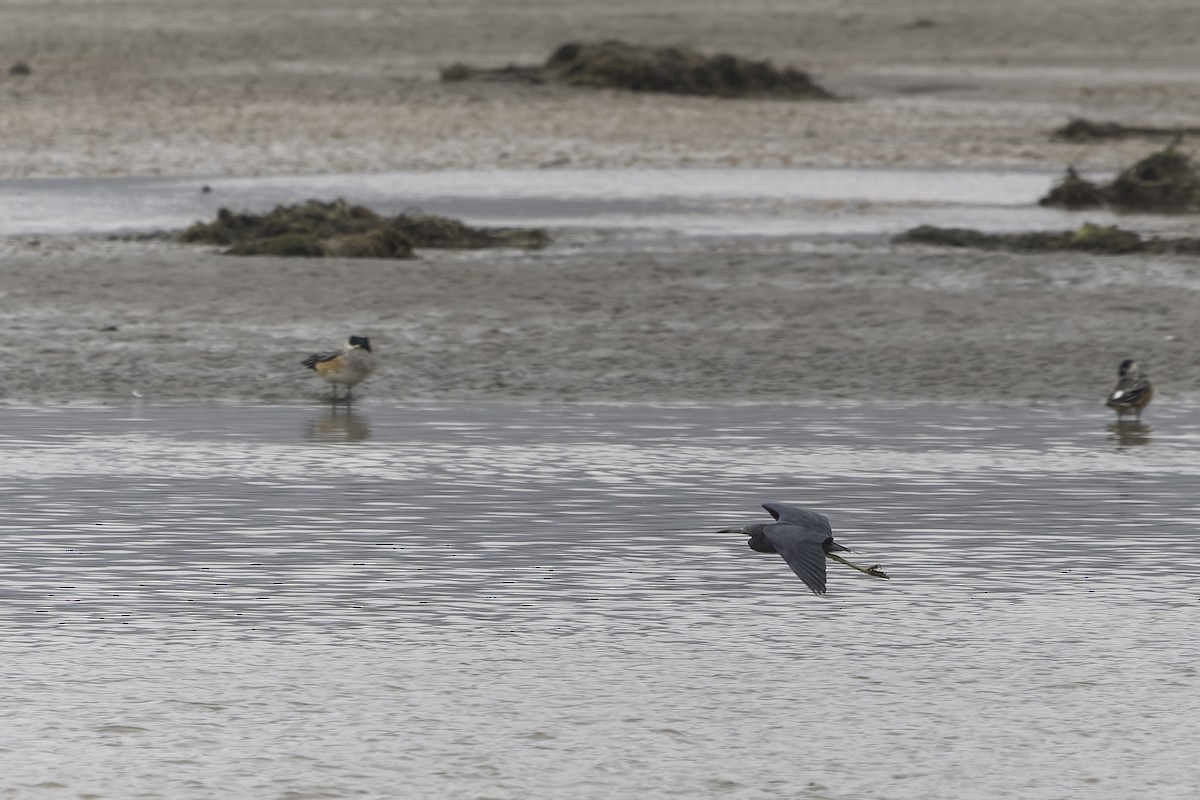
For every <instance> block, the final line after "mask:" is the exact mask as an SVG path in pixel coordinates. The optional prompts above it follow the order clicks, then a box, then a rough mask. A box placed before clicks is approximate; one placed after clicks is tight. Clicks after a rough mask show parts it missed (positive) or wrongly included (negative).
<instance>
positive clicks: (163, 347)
mask: <svg viewBox="0 0 1200 800" xmlns="http://www.w3.org/2000/svg"><path fill="white" fill-rule="evenodd" d="M2 252H3V258H2V260H0V264H2V266H0V270H2V274H0V279H2V281H3V285H4V286H5V287H6V291H5V294H4V296H3V297H2V298H0V313H2V314H3V315H4V317H5V319H6V320H7V323H6V325H5V326H4V327H3V329H2V330H0V346H2V347H3V349H4V351H5V352H8V353H10V354H11V353H20V354H24V358H23V361H22V362H21V364H22V366H21V367H20V368H13V367H10V368H9V369H8V370H7V371H6V375H5V379H4V383H3V399H4V400H5V401H7V402H21V403H23V402H51V403H54V402H105V403H127V402H131V401H132V400H133V398H135V397H141V398H143V399H145V400H148V401H151V402H154V401H162V402H178V401H190V400H233V401H241V402H250V403H293V402H319V401H320V400H321V398H322V397H323V396H325V392H326V388H325V387H324V386H323V385H322V384H321V383H320V382H319V381H317V380H315V379H313V377H312V373H311V372H310V371H309V370H306V369H303V368H302V367H301V366H300V363H299V362H300V359H302V358H303V357H304V356H305V355H307V354H308V353H309V352H311V351H312V350H317V349H325V348H327V347H329V346H332V345H337V344H339V343H340V342H341V341H343V340H344V338H345V336H346V335H347V334H348V333H350V332H357V333H362V334H366V335H369V336H370V337H371V341H372V344H373V345H374V348H375V350H376V356H377V358H378V360H379V362H380V366H379V369H378V371H377V373H376V374H375V375H373V376H372V377H371V378H370V379H369V380H368V381H367V382H366V383H364V384H362V386H361V396H362V398H363V399H364V400H369V401H399V402H407V401H425V400H445V401H453V400H512V401H534V402H605V401H620V402H624V401H638V402H701V403H708V402H712V403H726V402H772V403H777V402H783V403H788V402H797V403H818V404H819V403H840V402H851V401H897V402H918V401H925V400H929V401H945V402H987V403H1003V404H1018V405H1021V404H1036V403H1047V402H1052V403H1092V404H1099V403H1100V398H1103V396H1104V394H1105V392H1106V391H1107V390H1108V389H1109V388H1110V384H1111V383H1112V382H1113V380H1114V379H1115V369H1116V365H1117V363H1118V362H1119V361H1120V360H1121V359H1122V358H1125V357H1129V355H1130V354H1135V355H1136V357H1137V359H1138V361H1139V363H1140V364H1142V365H1143V367H1144V368H1145V369H1146V370H1147V371H1149V372H1150V374H1151V375H1152V377H1153V378H1154V379H1155V381H1156V383H1157V384H1158V386H1159V389H1160V399H1159V400H1157V401H1156V403H1162V402H1170V401H1171V399H1172V398H1174V399H1176V400H1179V399H1193V400H1194V399H1197V398H1196V389H1197V387H1200V364H1198V363H1197V361H1196V359H1195V357H1194V343H1195V342H1196V341H1197V340H1198V339H1200V291H1198V290H1200V261H1198V260H1197V259H1194V258H1183V257H1159V258H1156V259H1154V260H1153V261H1152V262H1148V261H1147V260H1145V259H1144V258H1139V257H1126V256H1089V255H1087V254H1078V253H1068V254H1060V255H1057V256H1055V257H1053V258H1039V257H1030V256H1025V255H1015V254H1009V253H961V252H947V251H944V250H940V249H936V248H921V247H913V246H907V247H904V248H891V247H866V246H863V247H857V246H847V245H841V244H836V243H832V244H829V245H825V246H814V247H813V248H811V249H810V250H808V251H807V252H788V251H779V250H776V249H773V248H772V247H770V246H768V245H766V244H764V245H763V246H761V247H759V248H757V249H756V248H755V247H754V246H753V245H751V244H747V243H742V244H739V245H738V246H737V247H733V248H722V247H720V246H713V247H710V248H696V249H692V250H688V249H687V248H684V249H683V250H681V251H680V252H675V253H655V254H638V253H630V254H624V255H616V256H614V255H612V254H596V253H592V254H587V253H583V254H574V253H569V252H567V253H564V252H555V251H553V249H552V250H551V251H548V252H544V253H538V254H512V253H508V254H496V253H488V254H486V255H481V254H479V253H462V252H436V253H430V254H427V255H425V256H423V257H422V258H420V259H418V260H413V261H403V262H397V261H373V260H342V259H300V258H266V257H253V258H233V257H229V256H222V255H220V254H219V253H218V252H217V251H216V250H215V249H213V248H204V247H196V246H190V247H189V246H181V245H171V244H167V243H163V242H105V241H101V240H96V239H69V238H58V239H52V240H45V241H40V243H39V244H37V245H36V246H33V245H31V244H30V242H29V240H23V239H15V240H9V241H7V242H5V243H4V246H3V250H2ZM1097 407H1100V406H1099V405H1097Z"/></svg>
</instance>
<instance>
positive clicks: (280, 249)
mask: <svg viewBox="0 0 1200 800" xmlns="http://www.w3.org/2000/svg"><path fill="white" fill-rule="evenodd" d="M179 238H180V241H183V242H188V243H204V244H217V245H228V246H229V249H228V250H226V251H225V252H226V253H227V254H229V255H239V256H248V255H269V256H309V257H322V256H331V257H339V258H413V257H414V256H415V252H414V251H415V249H416V248H418V247H428V248H455V249H477V248H484V247H523V248H529V249H535V248H540V247H544V246H545V245H546V244H547V242H548V241H549V237H548V236H547V234H546V232H545V231H544V230H542V229H540V228H472V227H470V226H469V225H466V224H464V223H463V222H461V221H460V220H456V219H451V218H449V217H439V216H436V215H433V214H423V213H420V212H412V211H406V212H404V213H403V214H399V215H397V216H395V217H386V216H382V215H380V214H377V213H375V212H374V211H372V210H371V209H369V208H367V207H365V206H360V205H351V204H349V203H347V202H346V201H345V200H342V199H338V200H335V201H333V202H329V203H325V202H321V201H320V200H309V201H308V202H306V203H299V204H296V205H291V206H282V205H281V206H276V207H275V208H274V209H272V210H271V211H269V212H267V213H266V214H250V213H235V212H233V211H230V210H229V209H227V208H222V209H221V210H220V211H218V212H217V218H216V219H215V220H214V221H212V222H197V223H195V224H194V225H192V226H191V227H190V228H188V229H187V230H185V231H184V232H183V233H182V234H181V235H180V237H179Z"/></svg>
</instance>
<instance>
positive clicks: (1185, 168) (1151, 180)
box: [1038, 144, 1200, 211]
mask: <svg viewBox="0 0 1200 800" xmlns="http://www.w3.org/2000/svg"><path fill="white" fill-rule="evenodd" d="M1038 202H1039V203H1040V204H1041V205H1043V206H1057V207H1061V208H1094V207H1096V206H1103V205H1107V206H1112V207H1113V208H1117V209H1120V210H1122V211H1195V210H1198V209H1200V170H1198V169H1197V166H1196V162H1195V161H1193V160H1192V159H1191V158H1190V157H1189V156H1188V155H1187V154H1186V153H1183V152H1182V151H1180V150H1177V149H1176V148H1175V145H1174V144H1172V145H1171V146H1169V147H1167V148H1166V149H1165V150H1159V151H1158V152H1155V153H1151V154H1150V155H1148V156H1146V157H1145V158H1143V159H1142V160H1141V161H1139V162H1137V163H1136V164H1134V165H1133V166H1132V167H1129V168H1127V169H1125V170H1124V171H1122V172H1121V174H1119V175H1117V177H1116V178H1114V179H1113V180H1112V181H1110V182H1109V183H1106V184H1096V183H1093V182H1091V181H1088V180H1085V179H1084V178H1081V177H1079V174H1078V173H1076V172H1075V170H1074V169H1072V168H1068V169H1067V173H1066V175H1065V176H1064V177H1063V179H1062V180H1061V181H1059V182H1058V183H1057V184H1055V186H1054V187H1053V188H1052V189H1051V190H1050V192H1049V193H1048V194H1046V196H1045V197H1043V198H1042V199H1041V200H1039V201H1038Z"/></svg>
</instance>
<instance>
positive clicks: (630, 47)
mask: <svg viewBox="0 0 1200 800" xmlns="http://www.w3.org/2000/svg"><path fill="white" fill-rule="evenodd" d="M442 80H443V81H461V80H491V81H497V80H499V81H517V82H522V83H530V84H548V83H557V84H562V85H566V86H580V87H591V88H604V89H627V90H630V91H635V92H667V93H670V94H693V95H707V96H712V97H762V98H779V99H805V100H812V99H828V98H830V97H832V95H831V94H830V93H829V92H827V91H826V90H825V89H823V88H821V87H820V86H818V85H817V84H816V83H814V82H813V81H812V79H811V78H809V76H808V75H807V74H806V73H804V72H802V71H800V70H798V69H795V68H794V67H783V68H777V67H775V66H774V65H773V64H771V62H770V61H754V60H751V59H747V58H742V57H740V56H734V55H729V54H727V53H717V54H715V55H708V54H705V53H702V52H700V51H698V50H693V49H692V48H689V47H647V46H643V45H635V44H629V43H627V42H622V41H617V40H608V41H603V42H591V43H583V42H569V43H567V44H564V45H561V46H560V47H558V49H556V50H555V51H554V52H553V53H552V54H551V55H550V57H549V58H548V59H546V62H545V63H544V64H542V65H541V66H536V65H525V66H521V65H509V66H507V67H502V68H500V69H481V68H478V67H472V66H470V65H467V64H454V65H452V66H450V67H447V68H446V69H444V70H442Z"/></svg>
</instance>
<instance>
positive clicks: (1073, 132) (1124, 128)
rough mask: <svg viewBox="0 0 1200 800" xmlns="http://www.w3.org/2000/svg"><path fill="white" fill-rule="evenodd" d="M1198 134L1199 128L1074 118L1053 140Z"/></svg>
mask: <svg viewBox="0 0 1200 800" xmlns="http://www.w3.org/2000/svg"><path fill="white" fill-rule="evenodd" d="M1195 134H1200V127H1197V126H1191V125H1181V126H1177V127H1174V128H1162V127H1155V126H1153V125H1122V124H1121V123H1119V122H1096V121H1094V120H1090V119H1084V118H1082V117H1076V118H1075V119H1072V120H1071V121H1070V122H1068V123H1067V124H1066V125H1063V126H1062V127H1061V128H1057V129H1055V131H1054V134H1053V136H1054V138H1055V139H1061V140H1063V141H1066V142H1092V141H1100V140H1104V139H1138V138H1141V139H1157V138H1162V139H1166V138H1170V137H1175V136H1181V135H1188V136H1191V135H1195Z"/></svg>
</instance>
